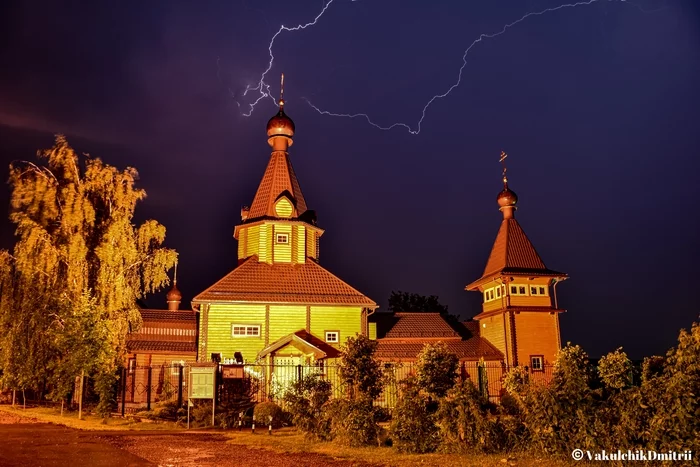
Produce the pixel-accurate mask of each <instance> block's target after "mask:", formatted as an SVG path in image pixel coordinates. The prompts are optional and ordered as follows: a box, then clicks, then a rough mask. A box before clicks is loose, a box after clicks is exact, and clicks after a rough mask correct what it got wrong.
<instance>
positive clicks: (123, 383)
mask: <svg viewBox="0 0 700 467" xmlns="http://www.w3.org/2000/svg"><path fill="white" fill-rule="evenodd" d="M126 374H127V373H126V368H122V418H123V417H124V412H126Z"/></svg>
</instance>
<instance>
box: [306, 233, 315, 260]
mask: <svg viewBox="0 0 700 467" xmlns="http://www.w3.org/2000/svg"><path fill="white" fill-rule="evenodd" d="M316 241H317V240H316V232H314V231H313V230H311V229H309V230H307V231H306V256H308V257H309V258H317V255H316Z"/></svg>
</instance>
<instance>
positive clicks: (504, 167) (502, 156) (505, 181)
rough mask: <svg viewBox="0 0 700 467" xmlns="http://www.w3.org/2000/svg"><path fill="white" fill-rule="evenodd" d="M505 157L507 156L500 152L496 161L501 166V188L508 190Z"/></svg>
mask: <svg viewBox="0 0 700 467" xmlns="http://www.w3.org/2000/svg"><path fill="white" fill-rule="evenodd" d="M506 157H508V154H506V152H505V151H501V158H500V159H499V160H498V162H500V163H501V165H502V166H503V186H504V187H506V188H508V177H506V171H507V170H508V168H507V167H506Z"/></svg>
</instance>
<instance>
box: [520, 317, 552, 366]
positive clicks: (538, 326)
mask: <svg viewBox="0 0 700 467" xmlns="http://www.w3.org/2000/svg"><path fill="white" fill-rule="evenodd" d="M515 328H516V330H517V349H516V350H517V354H518V364H519V365H528V366H529V365H530V356H531V355H543V356H544V362H545V363H546V364H551V363H554V357H555V355H556V353H557V352H558V351H559V339H558V332H557V315H556V314H554V313H530V312H522V313H516V314H515Z"/></svg>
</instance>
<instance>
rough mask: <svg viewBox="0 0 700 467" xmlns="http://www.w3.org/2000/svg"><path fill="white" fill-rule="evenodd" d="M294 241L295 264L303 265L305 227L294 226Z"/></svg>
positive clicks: (304, 258) (304, 257)
mask: <svg viewBox="0 0 700 467" xmlns="http://www.w3.org/2000/svg"><path fill="white" fill-rule="evenodd" d="M294 241H295V250H294V256H295V258H296V262H297V263H304V262H305V261H306V227H304V226H303V225H295V226H294Z"/></svg>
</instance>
